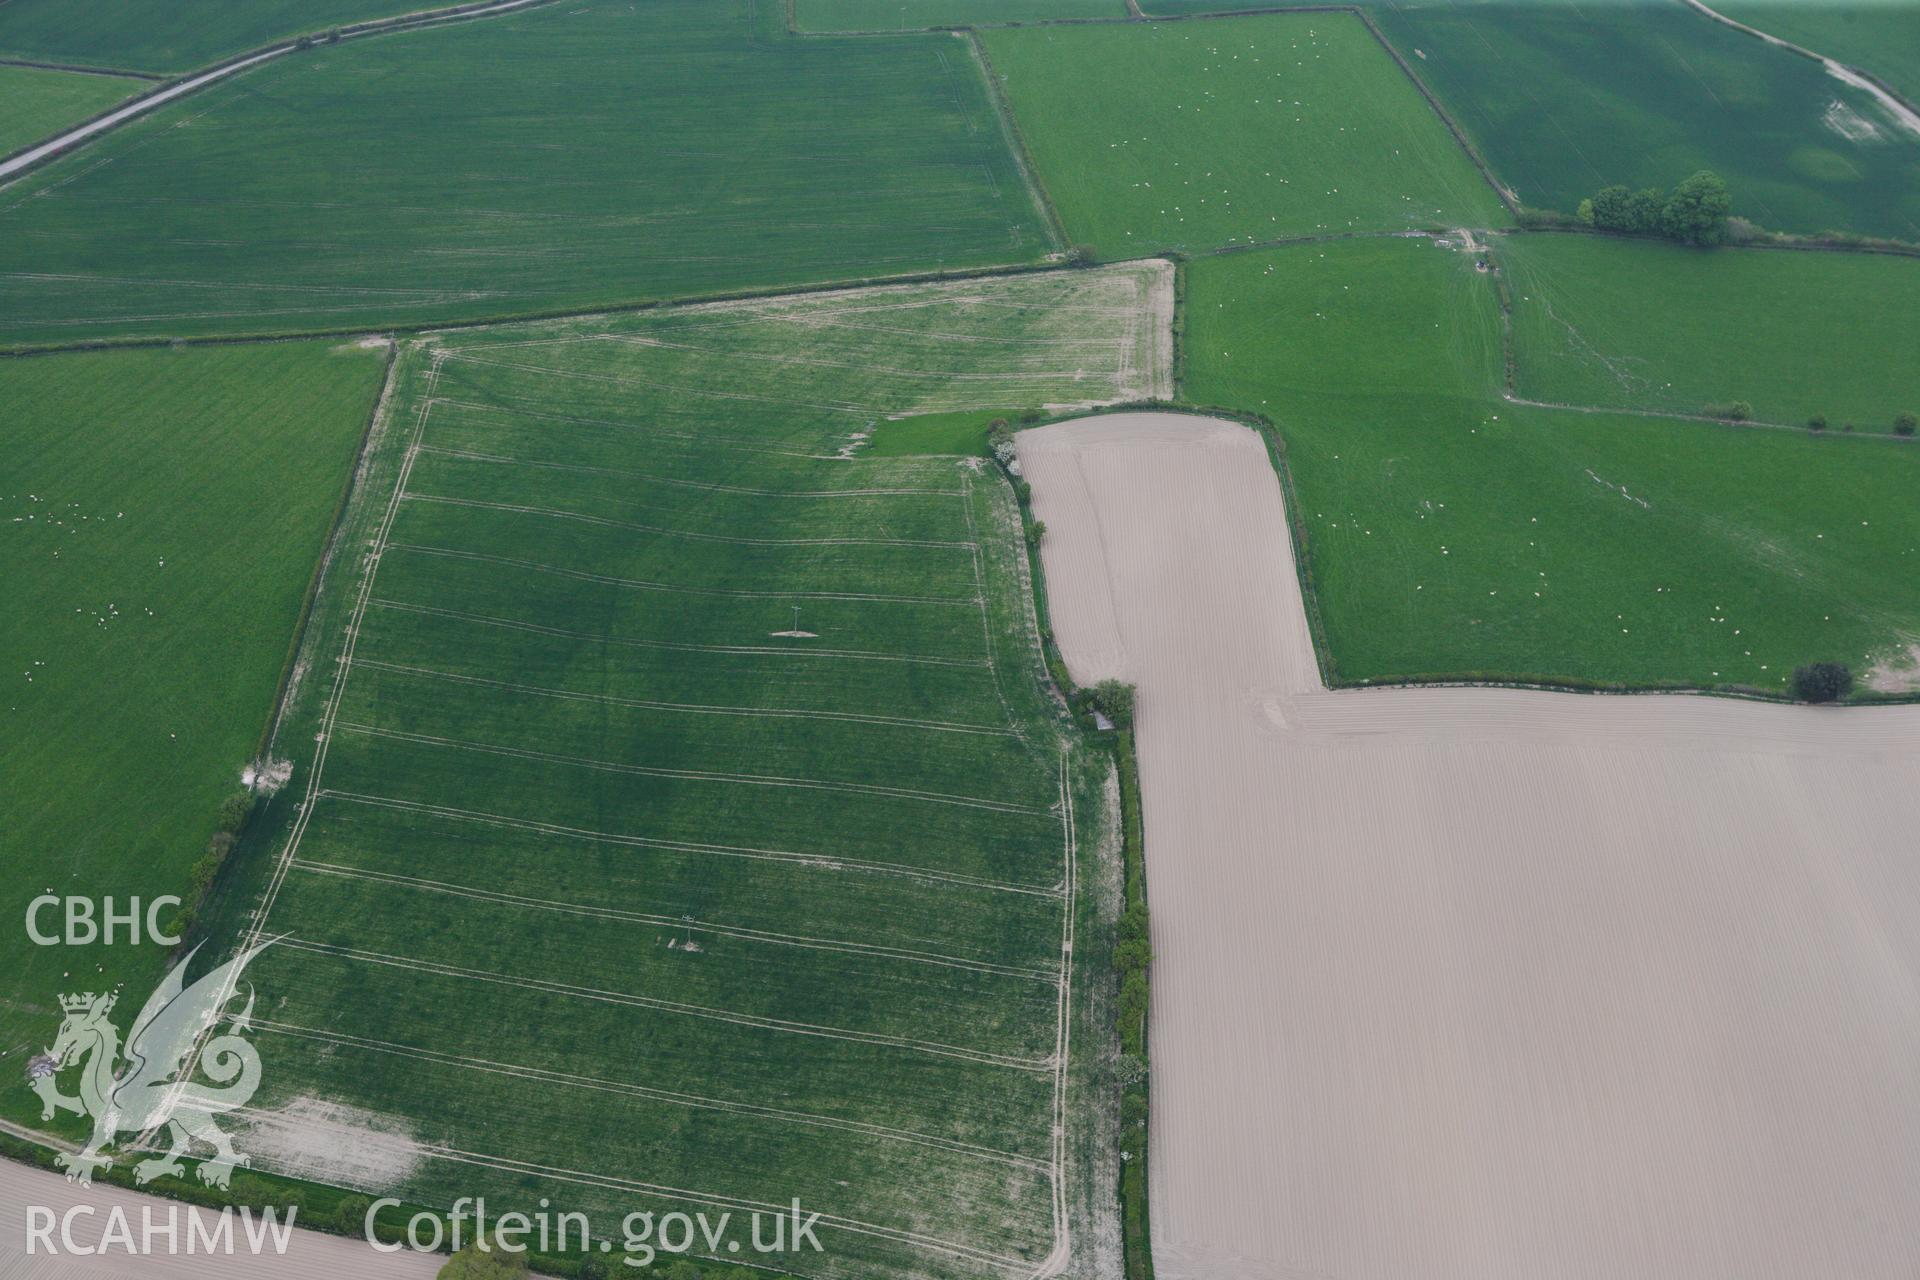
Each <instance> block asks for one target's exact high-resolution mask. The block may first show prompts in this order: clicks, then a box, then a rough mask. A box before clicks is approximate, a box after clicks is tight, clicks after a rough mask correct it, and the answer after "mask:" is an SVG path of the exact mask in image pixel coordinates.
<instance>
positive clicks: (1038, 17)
mask: <svg viewBox="0 0 1920 1280" xmlns="http://www.w3.org/2000/svg"><path fill="white" fill-rule="evenodd" d="M1126 12H1127V6H1126V0H799V2H798V3H797V4H796V5H795V7H794V17H795V19H796V22H797V25H798V26H799V28H800V30H802V31H900V30H912V29H914V28H916V27H955V26H980V25H987V24H992V23H1000V22H1039V21H1044V20H1046V19H1048V18H1119V17H1123V16H1125V14H1126Z"/></svg>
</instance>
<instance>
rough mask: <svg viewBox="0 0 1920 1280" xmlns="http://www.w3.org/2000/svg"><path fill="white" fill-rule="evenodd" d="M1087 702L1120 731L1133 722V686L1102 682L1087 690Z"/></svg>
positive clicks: (1117, 681) (1108, 681) (1119, 682)
mask: <svg viewBox="0 0 1920 1280" xmlns="http://www.w3.org/2000/svg"><path fill="white" fill-rule="evenodd" d="M1087 702H1088V703H1089V704H1090V705H1091V706H1092V707H1093V709H1094V710H1095V711H1097V712H1099V713H1100V714H1101V715H1103V716H1105V717H1106V718H1107V719H1109V720H1111V721H1113V723H1114V724H1115V725H1117V726H1119V727H1120V728H1122V729H1124V728H1126V727H1127V725H1129V724H1131V723H1132V722H1133V686H1132V685H1130V684H1128V683H1127V682H1126V681H1124V680H1113V679H1107V680H1102V681H1101V682H1100V683H1099V684H1097V685H1095V686H1093V688H1092V689H1090V690H1088V692H1087Z"/></svg>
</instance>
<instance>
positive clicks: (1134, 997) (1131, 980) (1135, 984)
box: [442, 969, 1149, 1274]
mask: <svg viewBox="0 0 1920 1280" xmlns="http://www.w3.org/2000/svg"><path fill="white" fill-rule="evenodd" d="M1148 999H1149V996H1148V993H1147V975H1146V974H1144V973H1142V972H1140V970H1138V969H1135V970H1134V971H1133V972H1132V973H1129V974H1128V975H1127V976H1126V977H1125V978H1123V979H1122V980H1121V982H1120V1019H1119V1021H1120V1027H1121V1029H1122V1031H1126V1030H1129V1029H1131V1028H1134V1027H1138V1026H1139V1025H1140V1024H1141V1023H1142V1022H1143V1021H1144V1020H1145V1019H1146V1016H1147V1002H1148ZM442 1274H445V1273H444V1272H443V1273H442Z"/></svg>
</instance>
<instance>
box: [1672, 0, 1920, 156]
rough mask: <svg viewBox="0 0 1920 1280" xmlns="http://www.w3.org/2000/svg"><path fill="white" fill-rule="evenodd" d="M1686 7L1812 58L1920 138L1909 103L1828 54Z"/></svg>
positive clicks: (1694, 0) (1696, 0)
mask: <svg viewBox="0 0 1920 1280" xmlns="http://www.w3.org/2000/svg"><path fill="white" fill-rule="evenodd" d="M1686 3H1687V4H1688V5H1690V6H1691V7H1693V8H1695V9H1697V10H1699V11H1700V12H1701V13H1703V14H1705V15H1706V16H1707V17H1709V18H1712V19H1713V20H1714V21H1715V22H1724V23H1725V24H1726V25H1727V26H1729V27H1732V28H1733V29H1734V30H1736V31H1744V32H1746V33H1747V34H1748V35H1750V36H1758V37H1759V38H1760V39H1762V40H1764V41H1766V42H1767V43H1768V44H1770V45H1775V46H1777V47H1779V48H1781V49H1786V50H1790V51H1791V52H1793V53H1797V54H1799V55H1801V56H1802V57H1805V58H1812V59H1813V60H1814V61H1815V62H1818V63H1819V64H1820V67H1821V69H1822V70H1824V71H1825V72H1826V73H1827V74H1828V75H1830V76H1832V77H1833V78H1834V79H1835V80H1838V81H1839V82H1840V83H1841V84H1844V85H1846V86H1847V87H1848V88H1850V89H1858V90H1860V91H1861V92H1862V93H1866V94H1870V95H1872V97H1873V100H1874V102H1875V103H1877V104H1878V105H1879V107H1880V109H1881V110H1882V111H1884V112H1886V114H1887V117H1888V118H1889V119H1890V120H1892V121H1893V122H1894V123H1895V124H1897V125H1899V126H1900V127H1901V128H1902V129H1905V130H1906V131H1907V132H1908V133H1911V134H1914V135H1916V136H1920V114H1915V112H1914V110H1913V108H1912V107H1909V106H1908V105H1907V104H1906V103H1905V102H1902V101H1901V100H1900V99H1899V98H1896V97H1895V96H1894V95H1893V94H1891V93H1888V92H1887V91H1886V90H1885V89H1883V88H1881V87H1880V86H1879V85H1877V84H1875V83H1873V81H1871V80H1869V79H1867V78H1866V77H1865V76H1863V75H1861V74H1860V73H1859V72H1857V71H1855V70H1854V69H1853V68H1852V67H1849V66H1847V65H1846V64H1844V63H1840V62H1835V61H1834V60H1833V59H1832V58H1829V57H1826V56H1825V55H1824V54H1819V53H1815V52H1813V51H1812V50H1811V49H1806V48H1802V47H1801V46H1800V45H1797V44H1795V43H1793V42H1792V41H1791V40H1783V39H1781V38H1780V37H1779V36H1776V35H1772V34H1770V33H1769V32H1765V31H1762V30H1760V29H1759V28H1758V27H1750V26H1748V25H1747V24H1746V23H1744V22H1739V21H1736V20H1735V19H1733V18H1729V17H1728V16H1727V15H1726V14H1724V13H1721V12H1720V11H1719V10H1717V9H1713V8H1710V7H1708V6H1707V5H1706V4H1704V3H1702V0H1686ZM1856 118H1857V117H1856ZM1832 123H1833V122H1832V119H1831V113H1829V119H1828V124H1829V125H1831V124H1832ZM1869 128H1871V126H1869ZM1875 133H1876V134H1877V133H1878V130H1875Z"/></svg>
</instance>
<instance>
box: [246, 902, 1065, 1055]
mask: <svg viewBox="0 0 1920 1280" xmlns="http://www.w3.org/2000/svg"><path fill="white" fill-rule="evenodd" d="M279 945H280V946H281V947H283V948H286V949H287V950H291V951H308V952H312V953H313V954H315V955H324V956H333V957H334V958H336V959H341V960H351V961H354V962H356V963H359V964H373V965H380V966H383V967H386V968H393V969H406V970H408V971H410V972H414V973H430V974H433V975H435V976H436V977H442V978H455V979H459V980H462V981H468V982H480V983H488V984H492V985H495V986H503V987H516V988H519V989H521V990H525V991H539V992H543V993H545V994H547V995H557V996H567V997H570V998H573V999H579V1000H592V1001H597V1002H599V1003H603V1004H617V1005H624V1006H628V1007H630V1008H635V1009H651V1010H654V1011H655V1012H658V1013H669V1014H674V1015H677V1016H682V1017H688V1018H701V1019H705V1020H707V1021H711V1022H726V1023H731V1024H733V1025H735V1026H741V1027H752V1028H754V1029H756V1030H760V1031H774V1032H779V1033H781V1034H784V1035H802V1036H817V1037H821V1038H823V1039H828V1040H846V1041H851V1042H854V1043H858V1044H871V1045H880V1046H882V1047H885V1048H891V1049H905V1050H909V1051H911V1052H915V1053H926V1054H932V1055H934V1056H936V1057H942V1058H958V1059H960V1060H962V1061H965V1062H976V1063H980V1064H982V1065H984V1066H991V1067H1006V1068H1008V1069H1010V1070H1013V1071H1027V1072H1039V1073H1045V1072H1049V1071H1051V1070H1052V1069H1053V1060H1052V1059H1051V1058H1023V1057H1019V1056H1017V1055H1014V1054H1006V1053H989V1052H987V1051H986V1050H984V1049H973V1048H969V1047H967V1046H966V1045H958V1044H948V1043H946V1042H944V1041H940V1040H921V1039H917V1038H915V1037H912V1036H894V1035H887V1034H886V1033H884V1032H879V1031H855V1030H853V1029H852V1028H849V1027H828V1026H822V1025H820V1024H819V1023H813V1022H796V1021H792V1020H790V1019H786V1018H768V1017H763V1016H761V1015H759V1014H752V1013H738V1012H735V1011H733V1010H730V1009H716V1008H713V1007H711V1006H708V1005H699V1004H688V1003H686V1002H684V1001H679V1000H662V999H660V998H659V997H657V996H643V995H635V994H633V993H632V992H626V991H608V990H605V989H603V988H600V987H583V986H578V985H575V984H574V983H571V982H555V981H553V980H552V979H549V978H534V977H529V976H526V975H524V974H510V973H492V972H489V971H487V970H485V969H469V968H466V967H465V966H463V965H452V964H441V963H439V962H438V961H433V960H420V959H416V958H414V957H412V956H396V955H390V954H388V953H386V952H381V951H366V950H362V949H361V948H358V947H342V946H336V945H334V944H333V943H330V942H315V941H312V940H310V939H307V938H300V937H295V936H293V935H288V936H286V937H283V938H281V939H280V942H279Z"/></svg>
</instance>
